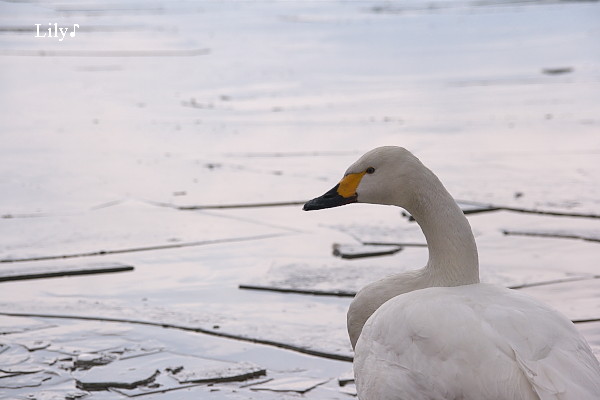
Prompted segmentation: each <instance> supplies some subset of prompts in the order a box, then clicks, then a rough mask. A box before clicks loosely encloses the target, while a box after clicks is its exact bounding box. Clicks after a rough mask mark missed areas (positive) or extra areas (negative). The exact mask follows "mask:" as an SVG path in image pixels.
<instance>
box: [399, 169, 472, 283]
mask: <svg viewBox="0 0 600 400" xmlns="http://www.w3.org/2000/svg"><path fill="white" fill-rule="evenodd" d="M427 172H428V173H427V178H426V179H425V182H422V185H421V186H420V189H419V192H418V193H416V196H415V201H414V204H412V205H411V207H410V209H409V210H408V211H409V212H410V213H411V214H412V216H413V217H414V218H415V220H416V221H417V222H418V224H419V225H420V226H421V229H422V230H423V233H424V234H425V238H426V239H427V247H428V249H429V261H428V262H427V265H426V267H425V268H424V269H423V273H424V274H425V275H426V276H427V278H428V280H429V281H430V282H429V283H430V284H431V286H458V285H468V284H472V283H477V282H479V261H478V256H477V246H476V244H475V238H474V237H473V232H472V230H471V226H470V225H469V222H468V221H467V218H466V217H465V216H464V214H463V212H462V210H461V209H460V207H459V206H458V205H457V204H456V202H455V201H454V199H453V198H452V196H451V195H450V193H448V191H447V190H446V188H444V186H443V185H442V183H441V182H440V181H439V179H438V178H437V177H436V176H435V175H434V174H433V173H431V172H430V171H427Z"/></svg>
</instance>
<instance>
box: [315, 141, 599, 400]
mask: <svg viewBox="0 0 600 400" xmlns="http://www.w3.org/2000/svg"><path fill="white" fill-rule="evenodd" d="M355 202H362V203H373V204H384V205H394V206H399V207H402V208H404V209H406V210H407V211H409V212H410V213H411V215H412V216H413V217H414V218H415V220H416V221H417V222H418V224H419V225H420V227H421V229H422V230H423V233H424V235H425V237H426V239H427V245H428V249H429V260H428V262H427V264H426V266H425V267H424V268H422V269H418V270H414V271H409V272H405V273H401V274H396V275H392V276H390V277H387V278H384V279H382V280H379V281H377V282H374V283H371V284H369V285H367V286H365V287H364V288H363V289H361V290H360V291H359V293H358V294H357V295H356V297H355V298H354V300H353V301H352V303H351V305H350V307H349V310H348V320H347V322H348V334H349V336H350V341H351V344H352V347H353V348H354V352H355V357H354V374H355V379H356V388H357V392H358V397H359V398H360V399H361V400H400V399H407V400H419V399H436V400H437V399H463V400H468V399H472V400H486V399H494V400H499V399H510V400H517V399H522V400H533V399H536V400H539V399H542V400H546V399H557V400H558V399H560V400H571V399H572V400H592V399H595V400H598V399H600V365H599V363H598V360H597V359H596V358H595V356H594V354H593V353H592V351H591V349H590V346H589V345H588V343H587V342H586V341H585V339H584V338H583V337H582V336H581V335H580V334H579V333H578V332H577V330H576V329H575V326H574V325H573V323H572V322H571V321H570V320H568V319H567V318H566V317H565V316H563V315H562V314H560V313H558V312H557V311H555V310H554V309H552V308H550V307H549V306H547V305H545V304H543V303H541V302H539V301H537V300H534V299H532V298H530V297H528V296H525V295H523V294H521V293H518V292H516V291H513V290H510V289H506V288H501V287H497V286H494V285H490V284H485V283H480V282H479V262H478V256H477V247H476V244H475V239H474V237H473V233H472V231H471V227H470V225H469V222H468V221H467V219H466V218H465V216H464V214H463V212H462V211H461V209H460V208H459V207H458V205H457V204H456V202H455V201H454V199H453V198H452V196H451V195H450V194H449V193H448V191H447V190H446V189H445V187H444V186H443V184H442V183H441V182H440V180H439V179H438V178H437V176H436V175H434V173H433V172H432V171H431V170H429V169H428V168H427V167H425V166H424V165H423V164H422V163H421V161H420V160H419V159H418V158H417V157H415V156H414V155H413V154H412V153H410V152H409V151H408V150H406V149H404V148H401V147H395V146H386V147H380V148H376V149H374V150H371V151H369V152H368V153H366V154H365V155H364V156H362V157H361V158H360V159H359V160H358V161H356V162H355V163H354V164H352V165H351V166H350V168H348V170H347V171H346V173H345V175H344V177H343V179H342V180H341V181H340V182H339V183H338V184H337V185H336V186H335V187H334V188H333V189H331V190H330V191H328V192H327V193H325V194H324V195H323V196H320V197H317V198H315V199H313V200H310V201H309V202H307V203H306V204H305V205H304V210H318V209H324V208H330V207H337V206H341V205H345V204H350V203H355Z"/></svg>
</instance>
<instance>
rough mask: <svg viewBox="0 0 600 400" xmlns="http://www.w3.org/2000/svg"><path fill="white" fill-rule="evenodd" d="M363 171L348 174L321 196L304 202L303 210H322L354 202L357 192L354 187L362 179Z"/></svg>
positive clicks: (356, 186)
mask: <svg viewBox="0 0 600 400" xmlns="http://www.w3.org/2000/svg"><path fill="white" fill-rule="evenodd" d="M364 174H365V173H364V172H360V173H357V174H348V175H346V176H345V177H344V179H342V180H341V181H340V183H338V184H337V185H335V186H334V187H333V189H331V190H330V191H329V192H327V193H325V194H324V195H323V196H320V197H317V198H314V199H312V200H310V201H308V202H306V204H304V208H303V209H304V211H312V210H322V209H324V208H332V207H338V206H343V205H345V204H350V203H356V202H357V198H358V196H357V194H356V188H358V184H359V183H360V180H361V179H362V177H363V175H364Z"/></svg>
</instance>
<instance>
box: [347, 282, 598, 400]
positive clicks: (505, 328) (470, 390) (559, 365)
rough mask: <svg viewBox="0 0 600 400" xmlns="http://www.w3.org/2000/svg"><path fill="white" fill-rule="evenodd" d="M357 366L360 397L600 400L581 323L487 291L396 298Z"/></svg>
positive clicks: (366, 331) (364, 339) (380, 316)
mask: <svg viewBox="0 0 600 400" xmlns="http://www.w3.org/2000/svg"><path fill="white" fill-rule="evenodd" d="M354 369H355V375H356V378H357V389H358V395H359V398H360V399H361V400H399V399H413V400H418V399H428V400H429V399H440V400H442V399H464V400H467V399H473V400H485V399H511V400H513V399H514V400H517V399H527V400H529V399H542V400H546V399H556V400H558V399H560V400H571V399H572V400H594V399H596V400H597V399H599V398H600V380H599V377H600V366H599V364H598V361H597V360H596V359H595V357H594V356H593V354H592V352H591V350H590V348H589V346H588V344H587V343H586V342H585V340H584V339H583V338H582V337H581V336H580V335H579V333H578V332H577V331H576V329H575V327H574V326H573V324H572V323H571V322H570V321H569V320H568V319H566V318H565V317H563V316H562V315H560V314H558V313H557V312H556V311H554V310H552V309H550V308H549V307H547V306H545V305H543V304H541V303H539V302H537V301H535V300H533V299H531V298H529V297H527V296H524V295H522V294H519V293H516V292H514V291H511V290H509V289H504V288H498V287H495V286H492V285H487V284H475V285H467V286H459V287H450V288H447V287H446V288H440V287H438V288H427V289H422V290H416V291H414V292H411V293H407V294H403V295H400V296H397V297H395V298H393V299H391V300H389V301H388V302H386V303H385V304H384V305H382V306H381V307H380V308H379V309H378V310H377V311H376V312H375V313H374V314H373V315H372V316H371V318H369V320H368V321H367V323H366V324H365V326H364V328H363V331H362V333H361V336H360V338H359V340H358V343H357V345H356V357H355V361H354ZM565 393H566V394H565Z"/></svg>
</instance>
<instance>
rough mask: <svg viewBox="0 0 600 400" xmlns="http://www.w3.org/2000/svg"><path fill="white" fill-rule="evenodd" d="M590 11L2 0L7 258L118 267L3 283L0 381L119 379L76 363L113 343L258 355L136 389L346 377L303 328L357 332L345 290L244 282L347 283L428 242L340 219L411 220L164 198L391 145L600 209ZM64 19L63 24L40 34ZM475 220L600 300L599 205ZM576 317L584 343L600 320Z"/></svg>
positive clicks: (516, 198)
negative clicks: (351, 253)
mask: <svg viewBox="0 0 600 400" xmlns="http://www.w3.org/2000/svg"><path fill="white" fill-rule="evenodd" d="M599 20H600V5H598V4H597V3H595V2H560V1H559V2H547V1H534V2H514V1H493V2H487V1H483V2H470V1H458V0H446V1H437V2H421V1H418V2H417V1H410V0H405V1H400V0H398V1H392V2H389V1H385V2H383V1H382V2H378V1H369V2H367V1H348V2H345V1H310V2H301V1H275V0H273V1H260V2H241V1H223V2H216V1H184V0H180V1H178V0H172V1H168V0H156V1H152V2H147V1H142V0H126V1H121V2H116V3H106V4H105V3H104V2H100V1H92V0H70V1H60V2H59V1H36V2H29V1H19V2H9V1H2V0H0V105H1V107H2V113H0V138H1V143H2V145H1V146H0V159H1V160H2V162H1V163H0V193H2V196H0V239H1V240H0V271H7V270H10V271H13V270H15V269H19V268H23V269H31V268H36V269H38V268H41V269H45V268H46V269H47V268H56V267H63V268H65V269H72V268H77V267H78V266H80V265H89V264H92V263H95V262H106V263H111V262H115V263H120V264H125V265H132V266H134V267H135V270H134V271H132V272H122V273H118V274H101V275H90V276H78V277H68V278H52V279H40V280H29V281H13V282H1V283H0V286H1V287H0V312H2V313H4V314H12V316H7V315H4V316H0V330H1V331H2V332H3V333H4V335H2V340H1V341H0V344H1V346H0V365H2V366H5V365H6V366H8V365H10V366H11V367H10V368H3V369H1V371H0V387H2V388H0V398H38V399H54V398H56V399H59V398H60V399H62V398H65V397H66V395H67V394H70V396H71V397H73V398H78V397H85V398H90V399H108V398H110V399H114V398H126V396H127V394H126V393H125V392H124V391H123V392H121V393H119V392H106V391H91V392H87V391H85V390H82V389H78V388H77V387H76V377H75V375H76V374H75V372H76V371H74V372H73V371H72V368H73V367H72V365H75V364H73V363H75V362H76V360H77V357H81V355H82V354H83V358H82V360H84V361H85V360H88V361H90V362H92V361H93V360H96V359H98V360H101V361H102V360H104V361H107V364H106V365H103V366H100V365H97V366H94V367H92V369H91V370H90V371H92V370H93V369H94V368H106V370H107V371H110V368H111V367H110V366H111V364H113V367H114V368H117V367H118V365H119V364H114V363H117V362H122V361H121V360H122V357H123V354H125V353H131V354H135V355H137V356H152V357H156V359H157V360H166V359H168V358H169V357H165V358H162V356H164V355H169V354H179V355H181V354H185V355H186V356H189V357H197V358H198V359H211V360H215V361H218V362H230V363H236V364H235V365H240V364H239V363H241V365H250V364H251V365H256V366H258V367H260V368H264V369H266V371H267V374H266V377H262V378H254V379H253V380H251V381H247V382H229V383H214V384H213V385H212V386H207V385H206V384H194V385H193V386H192V387H176V386H177V385H176V384H175V383H173V382H174V381H169V383H168V384H169V385H174V386H172V387H174V388H176V389H178V390H173V391H168V392H165V393H158V394H152V393H151V390H148V391H146V392H144V397H145V398H149V399H150V398H161V399H162V398H165V399H169V398H178V399H181V398H190V399H191V398H198V397H199V396H201V397H202V398H207V399H244V398H255V399H275V398H277V399H280V398H297V397H298V396H299V394H298V393H297V392H298V391H300V392H302V391H303V390H304V389H306V393H304V394H303V396H304V397H306V398H308V399H335V398H339V399H345V398H351V397H350V396H351V394H352V387H348V386H344V387H340V386H339V385H338V383H337V379H338V378H339V377H340V376H346V375H347V374H348V371H349V370H350V369H351V364H350V363H349V362H347V361H341V360H331V359H327V358H323V357H316V356H311V355H306V354H301V353H300V352H301V351H304V352H309V353H311V352H312V353H315V352H317V353H319V354H321V355H329V356H332V357H338V358H341V359H342V360H343V359H348V358H349V357H351V355H352V352H351V348H350V344H349V341H348V339H347V334H346V330H345V313H346V310H347V307H348V304H349V302H350V299H349V298H343V297H326V296H306V295H300V294H289V293H287V294H286V293H276V292H259V291H250V290H240V289H238V285H240V284H248V283H252V284H264V285H279V286H283V287H289V288H302V289H313V290H343V291H355V290H358V289H359V288H360V287H361V286H362V285H364V284H365V283H367V282H370V281H372V280H374V279H378V278H380V277H382V276H386V275H389V274H391V273H395V272H398V271H405V270H408V269H412V268H416V267H420V266H422V265H423V264H424V263H425V262H426V259H427V250H426V248H423V247H418V246H407V247H404V248H403V250H402V251H400V252H398V253H396V254H394V255H390V256H382V257H376V258H361V259H354V260H346V259H340V258H338V257H334V256H333V255H332V246H333V244H334V243H339V244H344V245H346V244H347V245H359V244H360V243H361V242H382V243H412V244H422V243H424V237H423V235H422V234H421V232H420V230H419V228H418V226H417V225H416V224H415V223H412V222H410V221H408V220H407V219H406V218H404V217H402V214H401V210H399V209H396V208H393V207H377V206H369V205H352V206H348V207H342V208H338V209H331V210H326V211H321V212H311V213H305V212H303V211H302V210H301V206H298V205H293V206H281V207H273V206H272V207H258V208H227V209H214V208H204V209H199V210H182V209H181V208H182V207H195V206H207V205H208V206H215V205H242V204H257V203H277V202H294V203H296V202H302V201H304V200H308V199H310V198H312V197H315V196H317V195H320V194H322V193H324V192H325V191H326V190H328V189H330V188H331V187H332V186H333V185H334V184H335V183H336V182H337V181H338V180H339V178H340V177H341V176H342V174H343V172H344V171H345V170H346V168H347V167H348V165H349V164H350V163H352V162H353V161H354V160H355V159H356V158H357V157H358V156H360V155H361V154H362V153H364V152H365V151H367V150H369V149H371V148H373V147H376V146H379V145H387V144H394V145H401V146H404V147H407V148H408V149H410V150H411V151H413V152H414V153H415V154H416V155H417V156H418V157H420V158H421V159H422V160H423V162H424V163H425V164H426V165H428V166H429V167H431V168H432V169H433V170H434V171H435V172H436V173H437V174H438V176H439V177H440V178H441V179H442V181H443V182H444V183H445V185H446V186H447V188H448V189H449V190H450V192H451V193H452V194H453V195H454V196H455V197H456V198H458V199H461V200H465V201H475V202H480V203H485V204H492V205H498V206H503V207H514V208H526V209H538V210H544V211H552V212H567V213H580V214H595V215H600V117H599V116H600V29H599V25H598V21H599ZM55 22H56V23H58V24H59V26H61V27H65V26H73V24H79V25H80V29H79V30H78V31H77V34H76V36H75V37H70V36H67V37H65V39H64V40H63V41H59V40H58V39H57V38H48V37H46V38H36V37H35V34H36V32H35V24H41V28H42V30H43V29H44V28H47V27H48V24H49V23H52V24H53V23H55ZM469 221H470V222H471V224H472V226H473V229H474V232H475V236H476V239H477V242H478V245H479V251H480V260H481V276H482V280H484V281H487V282H493V283H496V284H499V285H504V286H514V287H522V288H521V289H518V290H521V291H524V292H526V293H528V294H530V295H532V296H535V297H537V298H539V299H542V300H543V301H546V302H548V303H549V304H551V305H552V306H554V307H555V308H557V309H558V310H560V311H561V312H563V313H565V314H566V315H567V316H568V317H569V318H571V319H573V320H575V321H588V320H595V319H598V318H600V295H599V293H600V279H597V276H598V275H600V264H599V262H598V260H599V259H600V244H599V242H598V241H597V240H594V239H598V238H599V232H600V219H598V218H576V217H556V216H549V215H534V214H523V213H516V212H511V211H506V210H502V211H494V212H486V213H479V214H472V215H469ZM504 232H516V233H527V235H526V236H525V235H518V234H509V235H505V234H504ZM536 233H537V234H540V235H539V236H535V235H531V234H536ZM548 236H562V237H548ZM577 237H581V238H582V239H588V240H580V239H577ZM27 259H41V260H40V261H25V260H27ZM16 315H20V316H16ZM49 316H54V317H57V316H60V317H61V318H49ZM109 321H112V322H109ZM141 323H144V324H145V325H144V324H141ZM163 325H168V326H171V328H170V329H166V328H162V327H161V326H163ZM577 326H578V327H579V328H580V330H581V331H582V332H583V333H584V335H585V336H586V338H587V339H588V340H589V341H590V343H591V344H592V346H593V347H594V350H595V351H596V354H597V355H600V323H599V322H580V323H578V324H577ZM194 330H196V332H194ZM202 332H207V333H210V335H208V334H205V333H202ZM217 335H221V336H220V337H219V336H217ZM233 337H236V338H238V339H244V340H236V339H234V338H233ZM251 341H258V342H259V343H258V344H257V343H252V342H251ZM260 343H262V344H260ZM278 346H280V347H278ZM281 346H287V347H288V348H287V349H286V348H282V347H281ZM290 348H292V349H290ZM115 349H116V350H115ZM113 350H114V352H113ZM117 350H118V351H117ZM294 350H296V351H294ZM150 353H151V354H150ZM148 354H150V355H148ZM156 354H159V355H156ZM103 357H104V358H103ZM119 358H121V359H119ZM117 359H119V360H118V361H115V360H117ZM102 362H103V361H102ZM165 363H167V362H166V361H165ZM244 363H250V364H244ZM157 364H161V365H159V366H158V367H157V368H158V370H160V368H166V367H167V365H162V361H160V362H158V361H157ZM100 372H102V370H101V371H100ZM146 372H147V371H145V373H146ZM151 372H154V371H151ZM145 373H144V374H145ZM144 374H141V375H144ZM163 375H165V379H166V378H169V377H167V376H166V374H163ZM146 378H148V377H146ZM157 379H158V378H157ZM160 379H163V378H160ZM265 379H267V380H269V379H272V380H269V381H265ZM161 382H162V381H161ZM165 382H166V381H165ZM286 382H287V383H288V386H289V387H292V388H295V389H298V388H299V389H298V390H296V391H288V392H285V393H284V394H282V393H280V392H275V391H274V390H276V389H275V388H282V387H283V388H285V387H286V385H285V384H286ZM323 382H324V383H323ZM162 384H164V382H163V383H162ZM254 384H257V385H258V384H260V385H262V386H261V387H262V388H263V389H265V390H252V387H253V386H254ZM314 385H316V386H314ZM144 387H145V388H146V389H148V388H147V387H146V386H144ZM169 387H171V386H169ZM269 388H270V390H269ZM146 389H143V390H146ZM150 389H151V388H150ZM123 390H127V389H123ZM134 390H135V389H134ZM138 390H140V391H142V389H138ZM136 393H137V392H136ZM140 393H141V392H140ZM348 393H350V394H348ZM138 394H139V393H138ZM29 395H31V396H32V397H27V396H29Z"/></svg>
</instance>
